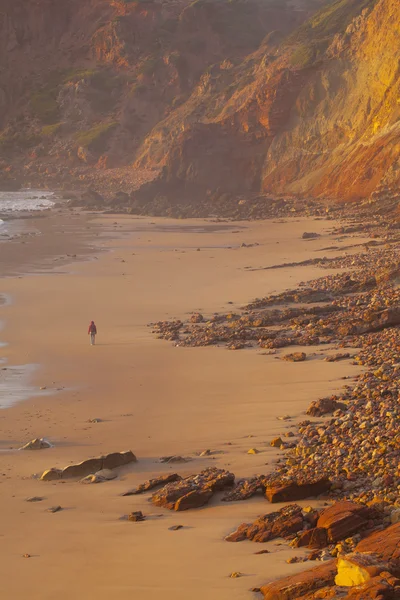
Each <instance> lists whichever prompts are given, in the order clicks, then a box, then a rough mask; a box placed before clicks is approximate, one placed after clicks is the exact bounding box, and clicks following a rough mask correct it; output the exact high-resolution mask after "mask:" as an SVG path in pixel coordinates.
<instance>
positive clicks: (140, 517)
mask: <svg viewBox="0 0 400 600" xmlns="http://www.w3.org/2000/svg"><path fill="white" fill-rule="evenodd" d="M145 520H146V517H145V516H144V514H143V513H142V511H141V510H136V511H134V512H131V513H130V514H129V515H128V521H132V522H134V523H140V522H141V521H145Z"/></svg>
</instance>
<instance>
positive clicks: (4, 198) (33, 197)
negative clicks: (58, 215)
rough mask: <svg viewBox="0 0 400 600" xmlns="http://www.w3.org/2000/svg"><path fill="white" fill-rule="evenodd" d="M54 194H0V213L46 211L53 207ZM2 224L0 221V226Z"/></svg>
mask: <svg viewBox="0 0 400 600" xmlns="http://www.w3.org/2000/svg"><path fill="white" fill-rule="evenodd" d="M54 204H55V201H54V193H53V192H43V191H40V190H20V191H18V192H0V213H1V212H3V213H13V212H22V211H32V210H34V211H37V210H47V209H48V208H51V207H52V206H54ZM3 223H4V222H3V221H2V220H1V219H0V226H1V225H2V224H3Z"/></svg>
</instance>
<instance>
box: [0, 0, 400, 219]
mask: <svg viewBox="0 0 400 600" xmlns="http://www.w3.org/2000/svg"><path fill="white" fill-rule="evenodd" d="M399 22H400V5H399V4H398V2H397V1H396V0H325V1H323V0H297V1H295V0H293V1H289V0H287V1H278V0H219V1H217V0H197V1H195V2H190V1H185V0H175V1H174V0H170V1H169V2H163V1H156V0H154V1H153V0H141V1H133V2H132V1H128V0H125V1H122V0H121V1H119V0H116V1H111V0H81V1H79V2H78V1H77V0H70V1H69V2H68V3H65V2H61V0H35V1H34V2H30V3H29V4H28V5H26V3H23V2H21V1H20V2H18V1H15V0H14V1H13V2H12V1H11V0H3V2H2V3H1V7H0V29H1V36H0V73H1V78H0V128H1V129H0V181H1V182H2V184H3V186H7V185H10V186H12V185H14V184H15V185H17V184H18V183H19V182H21V183H23V184H25V185H27V184H30V185H42V186H46V185H47V186H48V187H52V186H57V187H61V188H63V187H64V188H65V189H71V188H80V189H82V188H85V187H86V188H87V187H90V188H93V189H94V190H97V191H99V192H100V193H102V194H104V195H106V196H110V195H112V194H115V193H116V192H118V193H119V194H120V197H121V198H123V200H124V202H125V204H126V205H129V206H130V207H131V208H132V211H133V212H135V211H136V212H140V211H141V210H142V209H143V207H144V210H146V208H148V206H149V204H152V203H153V204H154V202H156V204H157V206H158V207H161V208H160V210H161V212H162V211H163V207H168V206H170V205H171V204H173V203H175V202H177V201H180V202H186V203H190V202H194V203H195V202H198V201H203V200H204V199H207V201H208V202H210V203H211V204H212V203H213V202H215V203H216V204H218V202H220V199H221V198H227V197H229V198H235V197H238V196H240V195H241V194H271V195H274V194H276V195H283V194H286V195H293V196H299V197H309V196H313V197H323V198H332V199H335V200H342V201H343V200H346V201H347V200H359V199H364V198H369V197H371V195H372V197H373V198H380V197H382V196H384V197H388V196H390V197H393V194H394V192H393V190H394V188H395V186H396V185H397V184H398V180H399V173H400V171H399V152H400V145H399V131H400V129H399V116H400V108H399V101H398V98H399V61H398V52H399V47H400V33H399V29H398V23H399ZM121 194H122V196H121Z"/></svg>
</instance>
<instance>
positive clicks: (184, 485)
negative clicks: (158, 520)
mask: <svg viewBox="0 0 400 600" xmlns="http://www.w3.org/2000/svg"><path fill="white" fill-rule="evenodd" d="M234 482H235V476H234V474H233V473H230V472H229V471H225V470H224V469H217V468H208V469H205V470H204V471H202V472H201V473H199V474H198V475H191V476H190V477H186V478H185V479H181V480H179V481H175V482H173V483H168V484H167V485H165V486H164V487H163V488H161V490H159V491H158V492H156V493H155V494H153V496H152V502H153V504H155V505H156V506H162V507H163V508H169V509H170V510H178V511H181V510H188V509H189V508H198V507H199V506H203V505H204V504H207V502H208V501H209V500H210V499H211V498H212V496H213V494H214V493H215V492H220V491H223V490H225V489H226V488H229V487H232V486H233V484H234Z"/></svg>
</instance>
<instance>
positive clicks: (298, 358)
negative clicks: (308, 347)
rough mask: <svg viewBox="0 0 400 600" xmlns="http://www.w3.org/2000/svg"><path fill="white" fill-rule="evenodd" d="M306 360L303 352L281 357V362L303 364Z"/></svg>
mask: <svg viewBox="0 0 400 600" xmlns="http://www.w3.org/2000/svg"><path fill="white" fill-rule="evenodd" d="M306 358H307V354H306V353H305V352H292V353H291V354H285V355H284V356H282V360H287V361H289V362H303V361H305V360H306Z"/></svg>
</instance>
